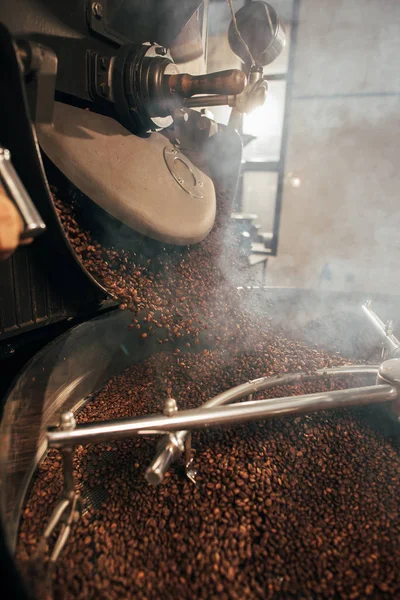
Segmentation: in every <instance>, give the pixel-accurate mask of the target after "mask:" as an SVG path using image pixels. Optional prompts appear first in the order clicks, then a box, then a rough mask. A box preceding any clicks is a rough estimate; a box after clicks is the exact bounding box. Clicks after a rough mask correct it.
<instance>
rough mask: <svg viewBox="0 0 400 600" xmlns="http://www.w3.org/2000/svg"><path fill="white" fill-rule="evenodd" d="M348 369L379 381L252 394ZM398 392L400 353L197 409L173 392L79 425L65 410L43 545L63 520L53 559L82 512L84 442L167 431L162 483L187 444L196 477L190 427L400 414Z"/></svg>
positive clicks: (251, 387) (259, 385) (268, 384)
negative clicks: (54, 501)
mask: <svg viewBox="0 0 400 600" xmlns="http://www.w3.org/2000/svg"><path fill="white" fill-rule="evenodd" d="M345 375H353V376H354V375H362V376H366V375H369V376H371V375H377V385H371V386H366V387H359V388H350V389H344V390H334V391H329V392H322V393H316V394H306V395H303V396H289V397H286V398H275V399H262V400H256V401H254V400H253V394H255V393H257V392H260V391H262V390H266V389H271V388H272V387H275V386H279V385H291V384H294V383H298V382H300V381H312V380H315V379H321V378H326V377H335V376H340V377H343V376H345ZM245 397H249V400H248V401H245V402H239V403H237V404H234V402H235V401H237V400H240V399H242V398H245ZM399 398H400V359H392V360H389V361H385V362H384V363H382V364H381V365H380V367H378V366H349V367H339V368H336V369H323V370H320V371H318V372H316V373H313V374H308V373H296V374H287V375H284V376H281V377H263V378H260V379H256V380H254V381H249V382H247V383H244V384H242V385H239V386H237V387H236V388H232V389H230V390H227V391H225V392H223V393H222V394H219V395H218V396H215V397H214V398H212V399H210V400H209V401H208V402H206V403H205V404H204V405H203V406H202V407H200V408H196V409H192V410H185V411H178V409H177V405H176V402H175V400H173V399H172V398H169V399H168V400H167V402H166V404H165V407H164V414H161V415H160V414H154V415H146V416H144V417H137V418H134V419H118V420H114V421H105V422H97V423H87V424H85V425H76V423H75V419H74V417H73V414H72V413H70V412H68V413H64V414H63V415H61V423H60V426H59V427H55V428H54V427H53V428H49V429H48V431H47V442H48V447H49V448H57V449H58V450H60V452H61V455H62V459H63V475H64V495H63V498H62V499H61V500H60V502H59V504H58V505H57V507H56V509H55V510H54V512H53V515H52V517H51V519H50V522H49V524H48V526H47V527H46V530H45V532H44V535H43V538H42V541H41V543H40V544H39V548H40V549H43V548H47V542H48V539H49V537H50V536H51V534H52V532H53V531H54V530H55V528H56V526H57V525H58V524H59V523H60V522H62V527H61V531H60V534H59V537H58V539H57V541H56V544H55V546H54V549H53V552H52V554H51V556H50V561H49V564H50V565H51V564H54V562H55V561H56V560H57V558H58V556H59V555H60V553H61V551H62V549H63V547H64V546H65V543H66V542H67V539H68V537H69V534H70V532H71V528H72V525H73V523H74V522H76V520H77V519H78V518H79V510H78V504H79V502H80V498H79V495H78V492H77V491H76V489H75V484H74V479H73V455H74V449H75V447H76V446H77V445H79V444H88V443H100V442H104V441H107V440H110V441H115V440H118V439H123V438H127V437H132V436H138V435H140V436H143V435H146V436H147V435H160V434H162V435H163V437H162V438H161V441H160V444H159V448H158V453H157V457H156V459H155V460H154V461H153V463H152V464H151V466H150V467H149V469H148V470H147V472H146V478H147V480H148V481H149V482H150V483H152V484H153V485H157V484H159V483H161V481H162V480H163V478H164V476H165V473H166V471H167V470H168V468H169V466H170V465H171V463H172V462H173V461H174V460H176V459H177V458H178V457H179V456H180V455H181V454H182V453H183V452H184V451H185V450H186V472H187V476H188V477H189V478H190V479H191V480H192V481H195V470H194V468H193V460H192V456H191V438H190V432H191V431H192V430H195V429H205V428H209V427H215V426H221V425H234V424H241V423H245V422H248V421H256V420H262V419H266V418H272V417H281V416H287V415H299V414H304V413H310V412H316V411H320V410H327V409H330V408H344V407H352V406H365V405H369V404H382V403H391V404H392V405H393V407H394V409H395V412H396V414H399V412H400V411H399V406H398V402H399Z"/></svg>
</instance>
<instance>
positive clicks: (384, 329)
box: [362, 301, 400, 353]
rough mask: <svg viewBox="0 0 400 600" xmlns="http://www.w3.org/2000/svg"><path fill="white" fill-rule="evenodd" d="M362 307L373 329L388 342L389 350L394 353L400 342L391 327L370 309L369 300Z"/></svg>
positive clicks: (399, 347)
mask: <svg viewBox="0 0 400 600" xmlns="http://www.w3.org/2000/svg"><path fill="white" fill-rule="evenodd" d="M362 309H363V311H364V313H365V314H366V315H367V317H368V319H369V320H370V322H371V323H372V325H373V326H374V327H375V330H376V331H377V332H378V333H379V334H380V336H381V338H382V340H383V341H384V342H386V343H387V344H388V346H389V349H390V351H391V352H393V353H396V352H397V351H398V350H399V349H400V342H399V340H398V339H397V337H396V336H395V335H394V334H393V333H392V332H391V328H388V325H387V324H385V323H384V322H383V321H381V319H380V318H379V317H378V315H377V314H376V313H375V312H374V311H373V310H372V308H371V302H370V301H368V302H366V303H365V304H363V305H362Z"/></svg>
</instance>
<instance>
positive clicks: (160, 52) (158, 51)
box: [155, 46, 168, 56]
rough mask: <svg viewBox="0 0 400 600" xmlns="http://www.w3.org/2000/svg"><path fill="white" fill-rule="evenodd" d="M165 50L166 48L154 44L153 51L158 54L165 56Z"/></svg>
mask: <svg viewBox="0 0 400 600" xmlns="http://www.w3.org/2000/svg"><path fill="white" fill-rule="evenodd" d="M167 52H168V50H167V49H166V48H163V47H162V46H156V49H155V53H156V54H158V55H159V56H165V55H166V54H167Z"/></svg>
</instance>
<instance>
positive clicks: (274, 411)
mask: <svg viewBox="0 0 400 600" xmlns="http://www.w3.org/2000/svg"><path fill="white" fill-rule="evenodd" d="M396 399H397V391H396V389H395V388H394V387H392V386H390V385H377V386H368V387H361V388H353V389H349V390H336V391H333V392H325V393H320V394H308V395H305V396H290V397H288V398H276V399H274V400H270V399H268V400H259V401H258V402H254V403H253V402H252V403H249V405H247V403H246V402H243V403H241V404H231V405H228V406H220V407H216V408H210V409H207V410H205V409H201V408H200V409H199V408H196V409H192V410H185V411H180V412H177V413H176V414H175V415H173V416H171V417H165V416H164V415H159V414H156V415H150V416H147V415H146V416H144V417H140V418H136V419H118V420H115V421H104V422H103V423H96V424H90V423H87V424H84V425H78V426H77V427H76V428H75V429H73V430H71V431H62V430H58V431H57V430H55V431H54V430H53V431H51V430H50V431H48V433H47V441H48V444H49V446H50V447H51V448H63V447H73V446H76V445H78V444H88V443H98V442H103V441H107V440H118V439H122V438H126V437H129V436H134V435H149V434H154V433H156V432H160V431H168V432H170V431H179V430H181V429H182V430H184V429H203V428H207V427H213V426H216V425H234V424H239V423H245V422H247V421H254V420H258V419H262V418H267V417H277V416H283V415H291V414H301V413H305V412H314V411H318V410H326V409H329V408H338V407H342V406H346V407H347V406H362V405H365V404H373V403H381V402H388V401H394V400H396Z"/></svg>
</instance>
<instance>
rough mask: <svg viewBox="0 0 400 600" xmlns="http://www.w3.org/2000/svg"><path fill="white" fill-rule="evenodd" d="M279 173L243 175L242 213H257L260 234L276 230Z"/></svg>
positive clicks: (255, 172)
mask: <svg viewBox="0 0 400 600" xmlns="http://www.w3.org/2000/svg"><path fill="white" fill-rule="evenodd" d="M277 188H278V173H273V172H268V171H246V172H245V173H243V197H242V211H243V212H244V213H255V214H256V215H257V217H258V219H257V224H259V225H261V228H260V233H271V232H273V230H274V218H275V203H276V192H277Z"/></svg>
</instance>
